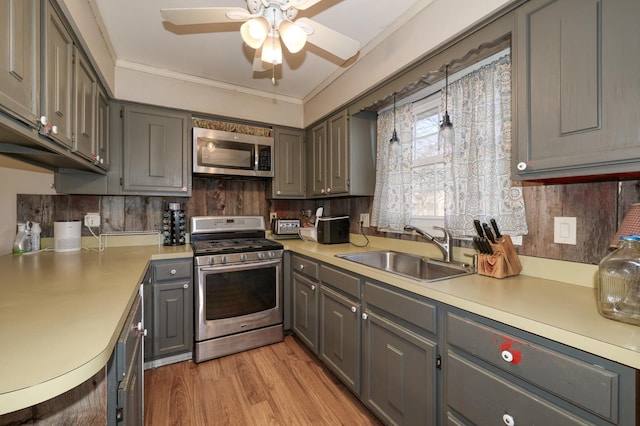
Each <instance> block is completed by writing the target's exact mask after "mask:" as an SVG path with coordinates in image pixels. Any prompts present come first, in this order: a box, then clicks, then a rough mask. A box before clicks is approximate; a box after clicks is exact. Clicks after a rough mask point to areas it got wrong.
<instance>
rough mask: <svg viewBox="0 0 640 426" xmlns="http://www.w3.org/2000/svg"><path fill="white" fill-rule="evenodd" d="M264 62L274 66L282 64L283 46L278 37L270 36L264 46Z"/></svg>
mask: <svg viewBox="0 0 640 426" xmlns="http://www.w3.org/2000/svg"><path fill="white" fill-rule="evenodd" d="M260 59H261V60H262V62H268V63H270V64H273V65H278V64H281V63H282V46H280V40H279V39H278V37H273V36H268V37H267V39H266V40H265V41H264V44H263V45H262V55H261V56H260Z"/></svg>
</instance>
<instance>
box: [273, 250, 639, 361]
mask: <svg viewBox="0 0 640 426" xmlns="http://www.w3.org/2000/svg"><path fill="white" fill-rule="evenodd" d="M357 238H358V242H360V241H361V240H362V238H361V237H357ZM352 239H353V237H352ZM372 240H373V241H374V243H373V244H374V245H370V246H368V247H366V248H363V247H356V246H354V245H351V244H336V245H323V244H317V243H313V242H306V241H301V240H284V241H281V242H282V243H283V244H284V245H285V247H286V248H287V249H289V250H291V251H293V252H296V253H299V254H302V255H306V256H310V257H313V258H315V259H317V260H320V261H322V262H326V263H329V264H332V265H335V266H338V267H341V268H345V269H347V270H350V271H352V272H355V273H357V274H360V275H363V276H365V277H369V278H372V279H374V280H378V281H382V282H385V283H388V284H391V285H393V286H396V287H398V288H402V289H404V290H408V291H411V292H413V293H417V294H420V295H422V296H425V297H428V298H431V299H434V300H437V301H440V302H443V303H446V304H449V305H452V306H455V307H458V308H460V309H464V310H466V311H469V312H472V313H475V314H478V315H481V316H484V317H487V318H491V319H493V320H496V321H499V322H502V323H504V324H508V325H510V326H513V327H516V328H519V329H521V330H525V331H528V332H530V333H533V334H536V335H539V336H542V337H545V338H547V339H551V340H554V341H557V342H560V343H563V344H566V345H568V346H572V347H574V348H577V349H580V350H583V351H586V352H590V353H592V354H595V355H598V356H601V357H603V358H607V359H610V360H612V361H616V362H618V363H621V364H625V365H628V366H630V367H633V368H636V369H640V327H637V326H634V325H629V324H624V323H621V322H617V321H612V320H609V319H606V318H604V317H602V316H601V315H600V314H599V313H598V310H597V305H596V288H595V287H593V286H592V285H589V284H587V285H577V284H569V283H567V282H561V281H554V280H549V279H546V278H539V277H535V276H531V275H524V274H520V275H518V276H514V277H507V278H503V279H496V278H491V277H486V276H482V275H477V274H474V275H467V276H462V277H457V278H453V279H449V280H443V281H436V282H433V283H422V282H419V281H416V280H413V279H410V278H403V277H400V276H397V275H394V274H391V273H388V272H384V271H380V270H377V269H375V268H371V267H368V266H364V265H360V264H357V263H355V262H351V261H348V260H345V259H341V258H338V257H335V255H336V254H344V253H357V252H362V251H372V250H380V249H395V250H397V249H398V246H397V244H398V243H397V242H394V241H393V240H389V239H380V238H373V239H372ZM384 240H386V242H384ZM381 241H382V243H381ZM395 241H398V240H395ZM425 246H430V244H428V243H420V245H419V246H416V245H415V244H414V245H412V246H411V247H412V248H413V250H407V251H414V252H415V251H416V250H415V247H423V248H424V247H425ZM403 247H407V246H406V245H404V246H403ZM438 253H439V252H437V251H436V252H435V253H434V254H435V255H434V256H433V257H437V258H439V254H438ZM416 254H420V253H416ZM422 254H424V253H422ZM429 255H431V254H429ZM460 260H462V259H460ZM538 262H539V260H534V261H533V262H532V263H533V264H534V266H533V268H540V266H539V265H538ZM524 263H525V262H524V259H523V264H524ZM559 265H560V268H562V267H563V265H562V262H560V263H559ZM572 266H575V265H571V264H569V263H568V262H565V263H564V268H565V269H567V268H572ZM578 266H579V268H578V269H586V273H583V274H582V275H583V277H582V279H583V280H587V281H588V280H592V277H590V275H592V272H593V270H597V267H594V266H593V265H586V267H584V268H580V266H581V265H579V264H578ZM523 272H525V271H524V270H523ZM541 274H542V275H543V276H544V275H546V274H548V271H541ZM558 274H561V272H558ZM573 275H576V276H580V273H575V274H573Z"/></svg>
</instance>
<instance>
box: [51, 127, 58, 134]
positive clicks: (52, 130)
mask: <svg viewBox="0 0 640 426" xmlns="http://www.w3.org/2000/svg"><path fill="white" fill-rule="evenodd" d="M51 133H53V134H54V135H57V134H58V126H51Z"/></svg>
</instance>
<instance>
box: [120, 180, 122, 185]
mask: <svg viewBox="0 0 640 426" xmlns="http://www.w3.org/2000/svg"><path fill="white" fill-rule="evenodd" d="M120 186H122V178H120Z"/></svg>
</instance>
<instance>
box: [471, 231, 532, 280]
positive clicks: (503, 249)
mask: <svg viewBox="0 0 640 426" xmlns="http://www.w3.org/2000/svg"><path fill="white" fill-rule="evenodd" d="M489 244H491V248H492V249H493V254H479V255H478V274H480V275H486V276H488V277H494V278H504V277H510V276H513V275H518V274H519V273H520V271H522V264H521V263H520V258H519V257H518V253H516V248H515V247H514V246H513V242H512V241H511V237H510V236H508V235H504V236H503V237H502V238H500V239H499V240H498V241H496V243H495V244H493V243H489Z"/></svg>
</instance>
